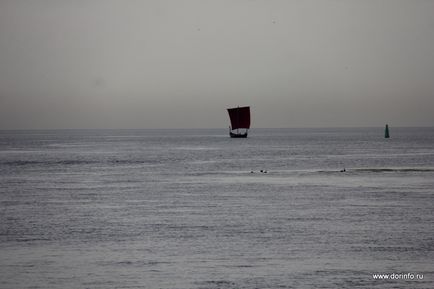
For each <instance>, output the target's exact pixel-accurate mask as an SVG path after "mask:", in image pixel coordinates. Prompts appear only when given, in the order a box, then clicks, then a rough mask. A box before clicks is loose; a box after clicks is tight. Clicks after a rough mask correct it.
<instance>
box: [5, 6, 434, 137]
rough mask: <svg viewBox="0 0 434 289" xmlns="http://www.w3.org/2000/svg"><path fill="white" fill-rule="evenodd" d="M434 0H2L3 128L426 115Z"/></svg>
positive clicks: (401, 119) (417, 120)
mask: <svg viewBox="0 0 434 289" xmlns="http://www.w3.org/2000/svg"><path fill="white" fill-rule="evenodd" d="M433 31H434V1H431V0H427V1H422V0H405V1H404V0H363V1H360V0H298V1H296V0H282V1H278V0H257V1H255V0H230V1H229V0H213V1H211V0H171V1H170V0H155V1H153V0H148V1H146V0H141V1H139V0H74V1H71V0H0V129H63V128H66V129H70V128H91V129H93V128H155V129H161V128H227V127H228V126H229V118H228V115H227V112H226V108H228V107H233V106H246V105H249V106H251V111H252V127H257V128H259V127H262V128H272V127H275V128H280V127H341V126H345V127H348V126H384V124H386V123H389V125H391V126H434V33H433Z"/></svg>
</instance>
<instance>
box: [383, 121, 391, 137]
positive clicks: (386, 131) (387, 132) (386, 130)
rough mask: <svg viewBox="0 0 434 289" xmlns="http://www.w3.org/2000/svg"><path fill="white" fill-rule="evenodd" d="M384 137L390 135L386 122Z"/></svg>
mask: <svg viewBox="0 0 434 289" xmlns="http://www.w3.org/2000/svg"><path fill="white" fill-rule="evenodd" d="M384 137H385V138H389V137H390V135H389V125H388V124H386V129H385V130H384Z"/></svg>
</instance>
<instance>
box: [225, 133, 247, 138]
mask: <svg viewBox="0 0 434 289" xmlns="http://www.w3.org/2000/svg"><path fill="white" fill-rule="evenodd" d="M229 135H230V136H231V137H232V138H246V137H247V132H245V133H233V132H229Z"/></svg>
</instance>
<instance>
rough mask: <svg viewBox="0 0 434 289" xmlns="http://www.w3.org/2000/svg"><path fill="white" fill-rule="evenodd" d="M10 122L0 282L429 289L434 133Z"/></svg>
mask: <svg viewBox="0 0 434 289" xmlns="http://www.w3.org/2000/svg"><path fill="white" fill-rule="evenodd" d="M390 135H391V137H390V138H389V139H385V138H384V127H377V128H309V129H306V128H304V129H301V128H300V129H295V128H294V129H252V130H250V131H249V137H248V138H247V139H231V138H229V135H228V131H227V130H225V129H178V130H169V129H165V130H30V131H24V130H19V131H13V130H3V131H0V288H6V289H15V288H16V289H27V288H29V289H30V288H33V289H35V288H44V289H46V288H59V289H60V288H62V289H65V288H71V289H74V288H89V289H94V288H150V289H158V288H165V289H166V288H167V289H177V288H179V289H190V288H191V289H196V288H197V289H199V288H201V289H217V288H222V289H229V288H231V289H241V288H434V128H432V127H426V128H396V127H393V126H392V127H391V129H390Z"/></svg>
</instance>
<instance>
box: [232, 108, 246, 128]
mask: <svg viewBox="0 0 434 289" xmlns="http://www.w3.org/2000/svg"><path fill="white" fill-rule="evenodd" d="M228 112H229V117H230V119H231V129H238V128H250V107H249V106H244V107H234V108H228Z"/></svg>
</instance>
